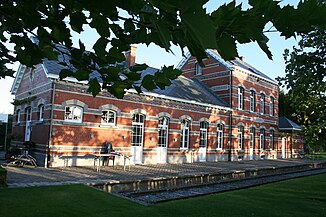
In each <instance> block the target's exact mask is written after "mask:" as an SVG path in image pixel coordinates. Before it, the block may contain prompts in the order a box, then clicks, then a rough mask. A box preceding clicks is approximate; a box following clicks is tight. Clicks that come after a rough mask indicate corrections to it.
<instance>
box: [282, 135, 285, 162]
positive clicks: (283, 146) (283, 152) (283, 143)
mask: <svg viewBox="0 0 326 217" xmlns="http://www.w3.org/2000/svg"><path fill="white" fill-rule="evenodd" d="M285 145H286V138H285V137H283V138H282V156H281V158H286V156H285Z"/></svg>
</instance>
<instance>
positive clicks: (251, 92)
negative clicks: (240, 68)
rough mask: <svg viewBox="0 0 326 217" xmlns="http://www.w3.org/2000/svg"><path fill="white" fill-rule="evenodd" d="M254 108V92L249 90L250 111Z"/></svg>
mask: <svg viewBox="0 0 326 217" xmlns="http://www.w3.org/2000/svg"><path fill="white" fill-rule="evenodd" d="M255 106H256V92H255V91H253V90H251V91H250V111H251V112H254V111H255Z"/></svg>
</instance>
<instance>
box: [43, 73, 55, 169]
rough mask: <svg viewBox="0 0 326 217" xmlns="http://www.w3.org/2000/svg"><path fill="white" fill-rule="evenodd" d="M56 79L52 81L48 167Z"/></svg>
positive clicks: (47, 150)
mask: <svg viewBox="0 0 326 217" xmlns="http://www.w3.org/2000/svg"><path fill="white" fill-rule="evenodd" d="M55 84H56V83H55V80H53V82H52V98H51V116H50V133H49V140H48V144H47V147H46V149H45V162H44V163H45V167H46V168H48V167H49V164H48V162H49V161H50V145H51V138H52V130H53V113H54V112H53V111H54V97H55Z"/></svg>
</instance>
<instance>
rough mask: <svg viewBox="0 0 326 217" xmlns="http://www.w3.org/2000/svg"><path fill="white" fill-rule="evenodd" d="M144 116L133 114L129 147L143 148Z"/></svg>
mask: <svg viewBox="0 0 326 217" xmlns="http://www.w3.org/2000/svg"><path fill="white" fill-rule="evenodd" d="M144 123H145V115H143V114H139V113H138V114H133V116H132V126H131V128H132V130H131V146H143V142H144Z"/></svg>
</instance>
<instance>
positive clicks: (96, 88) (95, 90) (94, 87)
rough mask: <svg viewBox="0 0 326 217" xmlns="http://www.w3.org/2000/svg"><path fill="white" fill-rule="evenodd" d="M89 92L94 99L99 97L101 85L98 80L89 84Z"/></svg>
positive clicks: (93, 80)
mask: <svg viewBox="0 0 326 217" xmlns="http://www.w3.org/2000/svg"><path fill="white" fill-rule="evenodd" d="M88 86H89V87H88V90H87V91H88V92H89V93H92V95H93V97H95V96H97V95H98V94H99V93H100V92H101V85H100V84H99V82H98V80H97V79H96V78H94V79H92V80H90V81H89V82H88Z"/></svg>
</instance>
